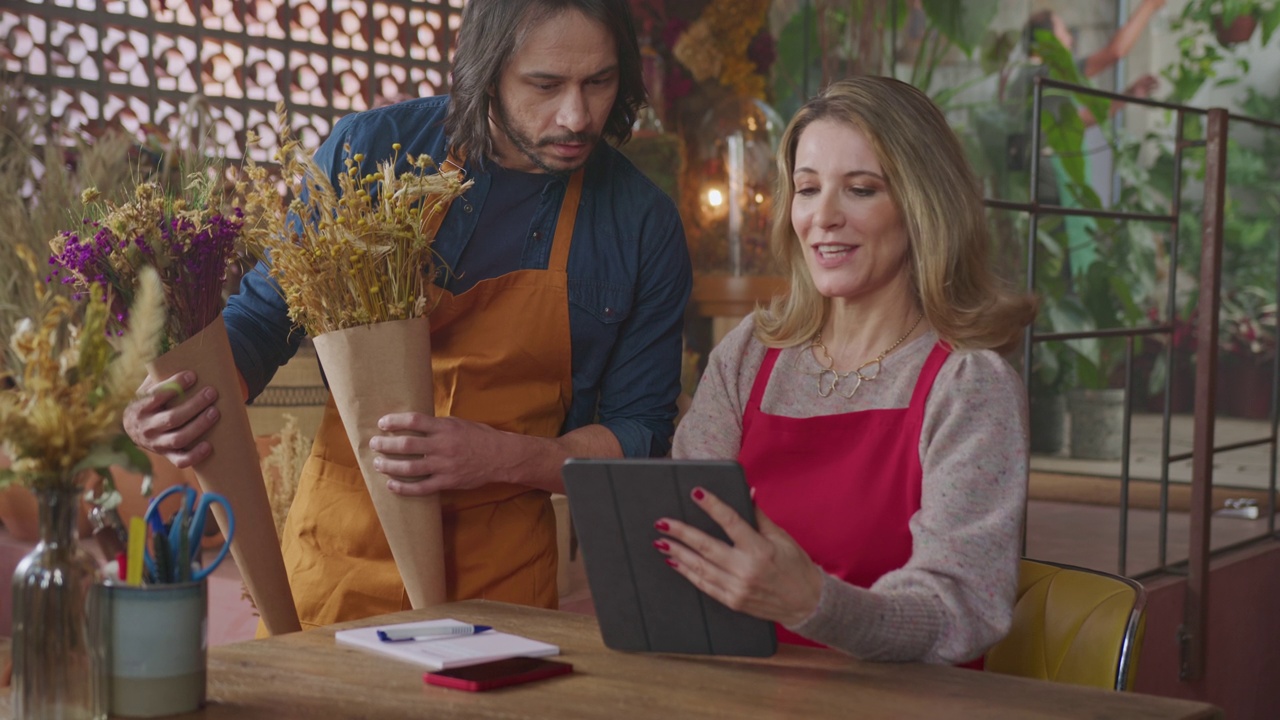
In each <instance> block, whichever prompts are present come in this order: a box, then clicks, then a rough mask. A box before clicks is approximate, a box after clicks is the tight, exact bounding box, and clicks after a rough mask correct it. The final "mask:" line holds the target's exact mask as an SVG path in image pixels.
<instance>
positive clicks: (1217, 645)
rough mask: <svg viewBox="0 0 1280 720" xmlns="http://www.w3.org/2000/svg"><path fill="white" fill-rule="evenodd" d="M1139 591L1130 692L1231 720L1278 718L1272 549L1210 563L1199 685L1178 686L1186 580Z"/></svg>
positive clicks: (1279, 574)
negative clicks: (1141, 600)
mask: <svg viewBox="0 0 1280 720" xmlns="http://www.w3.org/2000/svg"><path fill="white" fill-rule="evenodd" d="M1146 587H1147V592H1148V610H1147V633H1146V640H1145V641H1144V643H1143V646H1142V655H1141V657H1140V659H1139V664H1138V677H1137V680H1136V682H1135V688H1134V689H1135V690H1137V691H1138V692H1143V693H1151V694H1153V695H1164V696H1168V697H1179V698H1188V699H1194V700H1203V701H1205V702H1210V703H1213V704H1214V705H1217V706H1218V707H1220V708H1222V709H1223V710H1225V711H1226V715H1227V717H1228V718H1231V720H1254V719H1256V720H1273V719H1274V718H1276V717H1280V601H1278V600H1277V599H1278V598H1280V542H1275V541H1270V542H1265V543H1262V544H1260V545H1258V546H1254V547H1251V548H1248V549H1246V550H1241V551H1237V552H1233V553H1230V554H1228V555H1226V556H1223V557H1221V558H1219V559H1217V560H1216V561H1215V562H1214V563H1213V567H1212V571H1211V575H1210V588H1209V634H1208V636H1207V638H1206V640H1207V658H1206V672H1205V677H1204V678H1202V679H1201V680H1199V681H1196V682H1190V683H1184V682H1182V681H1180V680H1179V679H1178V670H1179V663H1180V653H1179V648H1178V641H1177V631H1178V627H1179V626H1180V625H1181V624H1182V612H1183V593H1184V590H1185V588H1186V580H1185V579H1184V578H1168V579H1161V580H1157V581H1153V582H1149V583H1146Z"/></svg>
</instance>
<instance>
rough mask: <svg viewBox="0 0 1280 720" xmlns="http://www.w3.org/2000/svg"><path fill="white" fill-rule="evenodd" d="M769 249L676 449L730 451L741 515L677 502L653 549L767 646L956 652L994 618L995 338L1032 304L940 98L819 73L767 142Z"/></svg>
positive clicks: (1018, 408)
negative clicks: (722, 537)
mask: <svg viewBox="0 0 1280 720" xmlns="http://www.w3.org/2000/svg"><path fill="white" fill-rule="evenodd" d="M778 165H779V170H780V173H779V174H780V180H779V186H780V187H779V189H780V192H779V202H778V204H777V206H778V207H780V208H782V212H780V213H779V215H778V217H777V219H776V220H775V225H774V231H773V235H772V240H771V242H772V246H773V250H774V252H775V254H776V255H777V256H778V258H779V260H780V261H781V263H782V265H783V267H784V269H785V271H786V272H787V273H789V275H790V279H791V285H790V290H789V292H787V293H785V294H783V295H782V296H780V297H779V298H777V299H775V301H774V302H773V304H772V306H771V307H770V308H768V309H767V310H758V311H757V312H756V313H755V314H754V315H753V316H751V317H748V318H747V319H746V320H744V321H743V323H742V324H741V325H740V326H738V328H737V329H735V330H733V331H732V332H730V333H729V335H728V336H726V337H725V339H724V340H723V341H722V342H721V343H720V344H719V345H718V346H717V347H716V348H715V350H714V351H713V352H712V353H711V356H710V358H709V363H708V367H707V372H706V375H705V376H704V377H703V380H702V382H701V385H700V386H699V388H698V392H697V395H696V397H695V398H694V401H693V405H692V407H691V408H690V411H689V413H688V415H687V416H685V418H684V419H683V420H682V421H681V423H680V425H679V427H678V429H677V432H676V437H675V446H674V455H675V456H676V457H683V458H736V459H737V460H738V461H739V462H740V463H741V464H742V466H743V468H744V469H745V471H746V476H747V480H748V482H749V483H750V485H751V486H752V489H753V493H754V497H755V501H756V505H757V507H758V510H759V512H758V516H757V520H758V525H759V531H758V532H757V531H756V530H754V529H752V528H751V527H749V526H748V525H747V524H746V523H745V522H743V521H742V520H741V519H740V518H739V517H738V516H737V515H736V514H734V513H733V512H732V511H731V510H729V509H728V508H727V507H726V506H725V505H723V504H722V503H720V502H719V500H717V499H716V498H715V497H713V496H711V495H710V494H708V493H706V492H704V491H702V490H701V489H698V490H695V491H694V500H695V501H696V502H697V503H698V504H699V505H700V506H701V507H702V508H703V509H704V510H705V511H706V512H707V513H708V514H709V515H710V516H711V517H712V518H714V519H716V520H717V521H718V522H719V523H720V524H721V525H722V526H723V527H724V528H725V531H726V533H727V535H728V536H729V538H730V539H731V540H732V545H728V544H724V543H721V542H719V541H717V540H715V539H713V538H710V537H708V536H706V535H704V534H702V533H700V532H698V531H697V530H694V529H692V528H690V527H689V526H688V525H685V524H683V523H680V522H678V521H677V520H674V519H672V518H661V519H659V520H658V522H657V527H658V530H659V531H661V532H663V533H664V535H665V536H666V537H664V538H663V539H660V540H658V541H657V542H656V543H655V545H656V547H657V549H658V551H660V552H663V553H664V554H666V555H667V562H668V564H670V565H671V566H672V567H674V568H675V570H676V571H677V572H679V573H681V574H682V575H684V576H685V577H686V578H688V579H689V580H690V581H691V582H692V583H693V584H694V585H695V586H697V587H698V588H699V589H701V590H703V591H704V592H706V593H708V594H709V595H710V596H711V597H713V598H715V599H717V600H719V601H720V602H722V603H724V604H726V605H728V606H729V607H731V608H734V609H736V610H741V611H743V612H746V613H749V614H752V615H755V616H757V617H761V618H764V619H767V620H772V621H775V622H777V623H779V625H781V626H782V627H780V628H779V637H780V639H781V640H783V641H784V642H786V641H790V642H800V643H809V644H813V643H820V644H824V645H828V646H831V647H835V648H838V649H841V650H844V651H846V652H848V653H850V654H852V655H855V656H857V657H860V658H864V659H872V660H886V661H925V662H936V663H963V662H965V661H970V660H973V659H974V658H978V657H980V656H981V655H982V653H983V652H985V651H986V649H987V648H988V647H990V646H991V645H992V644H993V643H995V642H996V641H997V640H999V639H1000V638H1001V637H1002V636H1003V635H1004V633H1005V632H1006V631H1007V630H1008V627H1009V622H1010V617H1011V614H1012V605H1013V599H1014V592H1015V588H1016V583H1017V572H1018V556H1019V549H1020V543H1021V530H1022V520H1023V512H1024V506H1023V500H1024V497H1025V490H1026V480H1027V419H1026V413H1027V410H1026V393H1025V390H1024V386H1023V384H1022V381H1021V379H1020V378H1019V377H1018V375H1017V373H1016V372H1014V370H1013V369H1012V368H1011V367H1010V366H1009V364H1008V363H1007V362H1006V361H1005V360H1003V359H1002V358H1001V357H1000V355H999V354H997V353H999V352H1003V351H1006V350H1008V349H1010V348H1012V347H1013V346H1014V345H1016V344H1017V342H1018V339H1019V337H1020V333H1021V331H1022V328H1024V327H1025V326H1026V325H1027V324H1028V323H1029V322H1030V321H1031V320H1032V318H1033V316H1034V314H1035V302H1034V300H1033V299H1032V298H1030V297H1027V296H1024V295H1018V294H1013V293H1011V292H1009V291H1006V290H1004V289H1002V288H1001V287H1000V286H999V283H998V282H997V280H996V278H995V277H993V276H992V274H991V273H990V271H989V270H988V269H987V254H988V247H987V246H988V236H987V230H986V219H985V215H984V211H983V206H982V196H981V190H980V185H979V183H978V180H977V178H976V177H975V176H974V174H973V171H972V169H971V168H970V166H969V164H968V161H967V160H966V159H965V156H964V152H963V150H962V149H961V146H960V143H959V141H958V140H957V138H956V137H955V135H954V134H953V133H952V131H951V129H950V127H948V125H947V122H946V119H945V118H944V117H943V115H942V113H941V111H939V110H938V108H937V107H936V106H935V105H934V104H933V103H932V102H931V101H930V100H929V99H928V98H927V97H926V96H925V95H923V94H922V93H921V92H919V91H918V90H916V89H915V88H913V87H911V86H910V85H907V84H905V83H901V82H898V81H895V80H891V79H888V78H879V77H860V78H856V79H853V80H846V81H841V82H838V83H835V84H834V85H832V86H831V87H829V88H828V89H827V90H826V91H824V92H823V93H822V94H821V95H820V96H819V97H817V98H815V99H814V100H811V101H810V102H809V103H808V104H806V105H805V106H804V107H803V108H801V109H800V111H799V112H798V113H797V114H796V116H795V118H794V119H793V120H792V121H791V124H790V125H789V126H788V128H787V131H786V133H785V135H784V136H783V140H782V145H781V148H780V150H779V153H778Z"/></svg>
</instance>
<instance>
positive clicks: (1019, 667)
mask: <svg viewBox="0 0 1280 720" xmlns="http://www.w3.org/2000/svg"><path fill="white" fill-rule="evenodd" d="M1146 605H1147V594H1146V591H1144V590H1143V589H1142V585H1140V584H1138V583H1137V582H1135V581H1133V580H1130V579H1129V578H1125V577H1120V576H1118V575H1112V574H1109V573H1104V572H1099V571H1097V570H1088V569H1085V568H1079V567H1072V566H1070V565H1059V564H1057V563H1049V562H1042V561H1038V560H1027V559H1023V560H1022V567H1021V570H1020V572H1019V579H1018V599H1017V602H1016V603H1015V605H1014V608H1013V625H1012V627H1011V629H1010V631H1009V634H1008V636H1006V637H1005V639H1003V640H1001V641H1000V642H999V643H997V644H996V645H995V647H993V648H991V650H990V651H988V652H987V657H986V669H987V670H989V671H992V672H999V673H1005V674H1008V675H1021V676H1022V677H1029V678H1036V679H1039V680H1052V681H1055V682H1065V683H1072V684H1075V685H1089V686H1092V687H1100V688H1108V689H1115V690H1128V689H1130V688H1132V687H1133V675H1134V671H1135V669H1136V668H1137V665H1138V651H1139V649H1140V648H1141V647H1142V634H1143V631H1144V630H1145V628H1146V619H1147V618H1146Z"/></svg>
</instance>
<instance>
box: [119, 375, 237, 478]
mask: <svg viewBox="0 0 1280 720" xmlns="http://www.w3.org/2000/svg"><path fill="white" fill-rule="evenodd" d="M195 384H196V374H195V373H193V372H189V371H188V372H180V373H178V374H177V375H174V376H173V377H171V378H166V379H165V380H164V381H162V382H156V381H155V380H154V379H153V378H152V377H151V376H147V379H146V380H145V381H143V383H142V387H140V388H138V395H139V396H141V397H140V398H139V399H138V400H135V401H134V402H132V403H130V404H129V406H128V407H127V408H125V411H124V431H125V433H127V434H128V435H129V437H130V438H132V439H133V442H134V444H136V445H137V446H138V447H140V448H142V449H144V450H150V451H152V452H154V453H157V454H160V455H164V456H165V457H166V458H168V459H169V461H170V462H172V463H173V464H174V465H176V466H177V467H179V468H186V467H191V466H192V465H195V464H196V463H198V462H200V461H201V460H204V459H205V458H207V457H209V453H210V452H212V451H213V448H212V447H211V446H210V445H209V443H208V441H204V440H200V438H201V437H202V436H203V435H204V434H205V433H207V432H209V429H210V428H212V427H213V424H214V423H216V422H217V421H218V409H217V408H215V407H213V403H214V401H215V400H217V399H218V391H217V390H215V389H213V388H212V387H205V388H200V389H199V390H198V391H196V392H190V390H191V388H192V387H194V386H195Z"/></svg>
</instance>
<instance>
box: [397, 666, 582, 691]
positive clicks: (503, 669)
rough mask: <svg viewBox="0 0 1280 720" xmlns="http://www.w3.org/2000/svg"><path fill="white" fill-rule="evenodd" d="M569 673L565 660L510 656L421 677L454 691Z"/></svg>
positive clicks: (497, 686) (471, 689) (480, 688)
mask: <svg viewBox="0 0 1280 720" xmlns="http://www.w3.org/2000/svg"><path fill="white" fill-rule="evenodd" d="M570 672H573V666H572V665H570V664H569V663H567V662H559V661H557V660H544V659H542V658H530V657H513V658H504V659H502V660H493V661H491V662H487V663H480V664H479V665H467V666H466V667H458V668H450V669H448V670H439V671H436V672H429V673H427V674H425V675H423V676H422V679H423V680H425V681H426V682H427V684H428V685H439V686H440V687H447V688H454V689H455V690H470V691H472V692H479V691H481V690H492V689H494V688H500V687H505V686H507V685H518V684H520V683H527V682H532V681H534V680H541V679H543V678H549V677H555V676H556V675H564V674H565V673H570Z"/></svg>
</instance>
